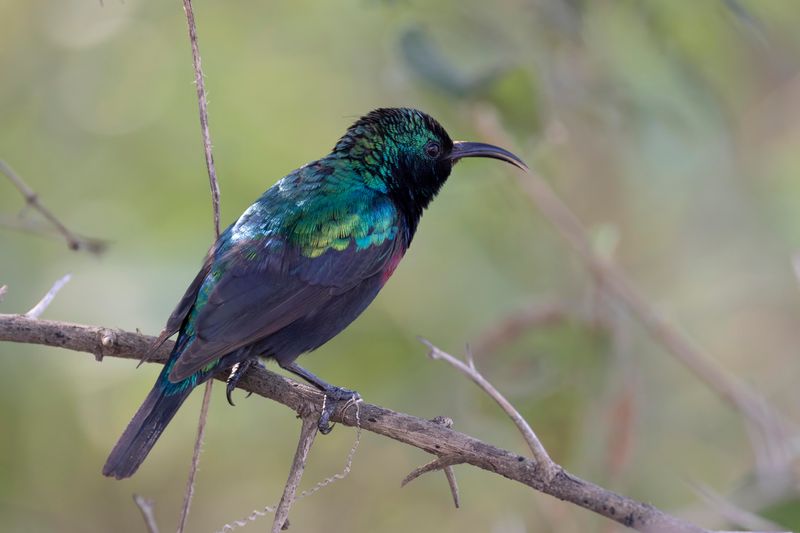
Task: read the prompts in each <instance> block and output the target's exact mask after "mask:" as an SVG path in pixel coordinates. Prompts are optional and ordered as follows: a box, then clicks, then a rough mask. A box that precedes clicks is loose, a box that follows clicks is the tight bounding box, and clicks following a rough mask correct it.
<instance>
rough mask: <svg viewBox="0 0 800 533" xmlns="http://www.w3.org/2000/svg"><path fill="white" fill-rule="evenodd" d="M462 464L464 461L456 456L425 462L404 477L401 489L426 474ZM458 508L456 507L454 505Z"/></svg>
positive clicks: (444, 456) (445, 456)
mask: <svg viewBox="0 0 800 533" xmlns="http://www.w3.org/2000/svg"><path fill="white" fill-rule="evenodd" d="M463 463H464V459H462V458H461V457H459V456H458V455H443V456H441V457H437V458H436V459H434V460H433V461H430V462H427V463H425V464H424V465H422V466H420V467H417V468H415V469H414V470H412V471H411V473H409V474H408V475H407V476H406V477H404V478H403V481H401V482H400V486H401V487H405V486H406V485H408V484H409V483H411V482H412V481H414V480H415V479H417V478H418V477H419V476H421V475H422V474H427V473H428V472H436V471H437V470H444V469H446V468H450V467H451V466H454V465H460V464H463ZM456 507H458V505H456Z"/></svg>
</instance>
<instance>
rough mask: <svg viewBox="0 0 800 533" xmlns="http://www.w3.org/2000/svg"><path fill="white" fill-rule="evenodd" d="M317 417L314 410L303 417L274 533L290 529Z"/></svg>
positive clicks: (274, 524)
mask: <svg viewBox="0 0 800 533" xmlns="http://www.w3.org/2000/svg"><path fill="white" fill-rule="evenodd" d="M317 418H319V417H317V416H314V411H311V410H309V412H307V413H305V415H304V416H303V417H302V419H303V425H302V427H301V428H300V439H299V440H298V441H297V450H296V451H295V452H294V459H293V460H292V467H291V468H290V469H289V478H288V479H287V480H286V486H285V487H284V489H283V496H281V501H280V503H279V504H278V509H277V510H276V511H275V520H273V522H272V533H279V532H280V531H281V530H283V529H288V526H289V520H288V519H289V510H290V509H291V508H292V504H293V503H294V500H295V494H297V486H298V485H299V484H300V479H301V478H302V477H303V471H304V470H305V468H306V459H308V452H309V451H310V450H311V445H312V444H314V438H315V437H316V436H317Z"/></svg>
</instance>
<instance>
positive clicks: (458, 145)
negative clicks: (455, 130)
mask: <svg viewBox="0 0 800 533" xmlns="http://www.w3.org/2000/svg"><path fill="white" fill-rule="evenodd" d="M465 157H489V158H492V159H499V160H500V161H505V162H506V163H509V164H511V165H514V166H515V167H517V168H520V169H522V170H524V171H525V172H527V171H528V165H526V164H525V162H524V161H523V160H522V159H520V158H519V157H517V156H515V155H514V154H512V153H511V152H509V151H508V150H504V149H503V148H500V147H499V146H495V145H493V144H485V143H474V142H467V141H455V142H454V143H453V151H452V152H451V153H450V160H451V161H452V162H453V163H455V162H456V161H458V160H459V159H463V158H465Z"/></svg>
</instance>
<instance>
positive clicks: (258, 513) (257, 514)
mask: <svg viewBox="0 0 800 533" xmlns="http://www.w3.org/2000/svg"><path fill="white" fill-rule="evenodd" d="M351 405H355V407H356V409H355V418H354V421H355V427H356V440H355V442H353V446H352V447H351V448H350V452H349V453H348V454H347V460H346V461H345V465H344V468H343V469H342V471H341V472H339V473H338V474H334V475H332V476H330V477H327V478H325V479H323V480H322V481H320V482H319V483H317V484H316V485H314V486H313V487H311V488H310V489H306V490H304V491H303V492H301V493H300V495H299V496H297V498H296V500H302V499H303V498H305V497H306V496H311V495H312V494H314V493H315V492H317V491H318V490H320V489H322V488H325V487H327V486H328V485H330V484H332V483H335V482H336V481H339V480H341V479H344V478H346V477H347V475H348V474H349V473H350V469H351V467H352V466H353V456H355V454H356V450H358V445H359V444H360V443H361V410H360V405H361V401H360V400H359V401H352V402H348V403H347V404H345V406H344V407H343V408H342V412H346V411H347V409H348V408H349V407H350V406H351ZM276 509H277V506H270V505H267V506H266V507H264V508H263V509H256V510H254V511H253V512H251V513H250V514H249V515H248V516H247V518H245V519H243V520H234V521H233V522H230V523H228V524H225V525H224V526H222V528H220V530H219V533H229V532H230V531H233V530H234V529H236V528H239V527H244V526H246V525H247V523H248V522H255V521H256V520H258V519H259V518H262V517H265V516H267V515H268V514H272V513H274V512H275V510H276ZM284 523H285V522H284Z"/></svg>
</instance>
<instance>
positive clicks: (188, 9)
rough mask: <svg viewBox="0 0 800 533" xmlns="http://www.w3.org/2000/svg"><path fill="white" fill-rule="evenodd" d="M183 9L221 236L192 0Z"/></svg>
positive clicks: (206, 108) (206, 105)
mask: <svg viewBox="0 0 800 533" xmlns="http://www.w3.org/2000/svg"><path fill="white" fill-rule="evenodd" d="M183 11H184V12H185V13H186V22H187V23H188V25H189V42H190V43H191V45H192V62H193V64H194V84H195V87H196V88H197V106H198V111H199V112H200V132H201V133H202V135H203V149H204V152H205V156H206V169H207V170H208V183H209V185H210V186H211V205H212V208H213V209H214V232H215V234H216V236H217V237H219V219H220V215H219V183H218V182H217V169H216V167H215V166H214V154H213V153H212V152H211V133H210V132H209V129H208V100H207V99H206V86H205V81H204V78H203V68H202V66H201V59H200V46H199V44H198V43H197V26H196V25H195V22H194V11H193V10H192V0H183Z"/></svg>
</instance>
